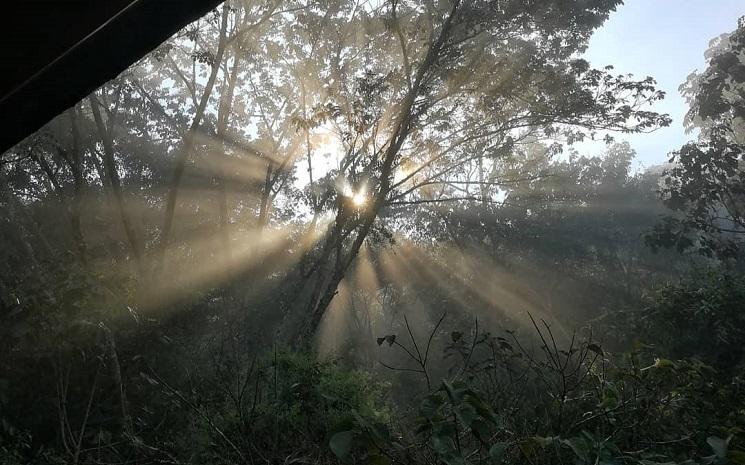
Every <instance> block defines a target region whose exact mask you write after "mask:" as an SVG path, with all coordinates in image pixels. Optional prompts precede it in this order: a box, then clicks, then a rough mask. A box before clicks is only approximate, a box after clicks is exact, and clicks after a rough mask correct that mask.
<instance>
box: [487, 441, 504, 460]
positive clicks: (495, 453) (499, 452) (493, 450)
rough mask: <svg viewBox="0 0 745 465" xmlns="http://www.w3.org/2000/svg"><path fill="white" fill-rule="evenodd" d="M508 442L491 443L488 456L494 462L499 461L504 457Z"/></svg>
mask: <svg viewBox="0 0 745 465" xmlns="http://www.w3.org/2000/svg"><path fill="white" fill-rule="evenodd" d="M507 447H508V444H507V443H506V442H498V443H496V444H493V445H492V446H491V447H490V448H489V457H490V458H491V459H492V460H493V461H494V462H496V463H501V462H502V459H503V458H504V454H505V452H507Z"/></svg>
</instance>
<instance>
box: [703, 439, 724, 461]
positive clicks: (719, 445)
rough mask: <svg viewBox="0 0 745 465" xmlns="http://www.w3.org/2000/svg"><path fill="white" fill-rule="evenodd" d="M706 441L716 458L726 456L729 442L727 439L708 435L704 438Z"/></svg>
mask: <svg viewBox="0 0 745 465" xmlns="http://www.w3.org/2000/svg"><path fill="white" fill-rule="evenodd" d="M706 443H707V444H709V446H710V447H711V450H713V451H714V454H716V456H717V458H719V459H723V458H725V457H727V445H728V443H729V439H722V438H718V437H716V436H709V437H708V438H706Z"/></svg>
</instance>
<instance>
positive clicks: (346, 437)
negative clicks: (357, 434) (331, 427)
mask: <svg viewBox="0 0 745 465" xmlns="http://www.w3.org/2000/svg"><path fill="white" fill-rule="evenodd" d="M353 439H354V431H340V432H338V433H336V434H335V435H333V436H331V440H330V441H329V447H330V448H331V452H333V453H334V455H336V456H337V457H338V458H340V459H343V458H344V457H346V456H347V455H349V452H350V451H351V450H352V440H353Z"/></svg>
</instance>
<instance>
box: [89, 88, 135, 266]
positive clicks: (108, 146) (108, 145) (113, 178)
mask: <svg viewBox="0 0 745 465" xmlns="http://www.w3.org/2000/svg"><path fill="white" fill-rule="evenodd" d="M89 102H90V105H91V111H92V112H93V119H94V120H95V122H96V128H97V129H98V133H99V136H100V137H101V142H102V143H103V162H104V169H105V170H106V176H107V177H108V182H109V185H110V186H111V194H112V196H113V198H114V202H115V204H116V207H117V210H118V211H119V219H120V220H121V222H122V226H123V227H124V233H125V235H126V236H127V241H128V242H129V246H130V250H131V252H132V257H133V258H134V260H135V263H136V265H137V268H138V271H139V272H140V274H141V276H143V277H144V273H145V266H144V263H143V258H142V253H143V247H142V245H141V243H140V240H139V236H138V234H137V231H136V230H135V227H134V224H132V220H131V219H130V217H129V215H128V214H127V207H126V204H125V201H124V193H123V192H122V186H121V180H120V179H119V172H118V170H117V166H116V159H115V158H114V145H113V141H112V139H111V132H110V131H109V130H108V129H107V127H106V124H104V121H103V118H102V117H101V111H100V109H99V108H98V105H99V103H98V102H97V101H96V100H95V99H94V98H92V97H91V98H89Z"/></svg>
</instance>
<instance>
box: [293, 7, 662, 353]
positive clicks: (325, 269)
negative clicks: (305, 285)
mask: <svg viewBox="0 0 745 465" xmlns="http://www.w3.org/2000/svg"><path fill="white" fill-rule="evenodd" d="M617 4H618V2H615V1H599V2H591V4H589V5H588V4H583V5H582V6H579V5H576V4H572V5H571V6H568V5H566V3H565V2H542V3H541V4H540V5H539V4H523V3H521V2H507V3H503V2H463V3H461V2H458V1H456V2H452V3H450V4H448V5H447V8H445V5H441V6H439V7H433V5H430V6H429V7H427V8H425V9H424V11H421V10H419V9H416V8H410V9H407V8H406V5H404V4H399V3H397V2H394V3H391V4H390V5H387V6H386V11H385V14H381V12H378V14H379V16H378V17H377V18H376V19H377V23H375V22H373V24H379V23H380V22H382V23H383V27H382V28H380V27H379V28H378V29H373V30H375V31H379V30H381V29H382V31H383V32H382V33H381V38H380V39H379V40H377V41H376V50H373V51H370V52H368V51H367V50H364V51H361V52H360V53H363V52H364V53H368V57H367V60H366V61H365V63H364V68H362V69H358V71H357V72H356V76H358V78H357V79H356V86H355V87H354V91H353V92H354V93H353V95H352V96H350V97H351V98H350V97H347V99H346V100H344V101H340V99H339V98H338V97H337V96H336V95H334V94H332V97H334V98H333V99H330V100H331V101H330V102H329V104H327V108H329V109H331V110H332V111H331V117H332V118H333V119H334V120H335V122H336V124H339V125H340V128H341V134H340V135H341V141H342V143H343V146H344V153H345V155H344V157H343V159H342V161H341V163H340V166H339V168H338V169H337V170H335V171H333V172H332V173H330V174H329V176H333V178H332V179H335V180H336V185H337V186H338V185H339V184H341V186H342V187H340V188H339V187H337V188H336V190H335V192H333V191H330V192H328V193H327V194H326V195H325V196H323V197H322V199H323V201H324V202H325V204H324V202H321V203H320V205H321V206H322V207H323V206H325V208H326V209H328V210H332V211H334V220H333V221H332V223H331V225H330V226H329V228H328V231H327V232H326V235H325V238H324V240H323V242H322V245H321V246H320V247H319V248H318V254H317V256H316V258H315V260H314V261H313V265H312V270H313V274H312V280H313V282H312V290H311V292H310V297H309V298H308V302H309V303H308V304H307V308H306V311H305V318H306V319H307V320H306V321H307V323H306V324H305V329H304V330H303V331H302V332H301V333H302V336H301V339H304V340H307V339H308V336H309V335H310V334H312V333H313V332H314V331H315V328H316V327H317V326H318V324H319V322H320V321H321V318H322V317H323V314H324V311H325V309H326V308H327V306H328V304H329V302H330V301H331V299H332V298H333V296H334V295H335V293H336V289H337V286H338V284H339V282H340V281H341V279H342V278H343V276H344V274H345V272H346V270H347V269H348V267H349V266H350V264H351V263H352V261H353V260H354V259H355V257H356V255H357V254H358V252H359V250H360V247H361V246H362V244H363V242H364V241H365V239H366V238H367V237H368V235H369V234H370V233H371V231H373V229H374V228H382V227H383V225H381V224H380V223H379V222H376V219H377V218H378V216H379V215H380V214H381V213H383V214H385V212H386V211H387V209H388V208H389V207H391V206H394V205H403V204H412V203H425V202H438V203H442V202H448V201H452V200H457V198H453V197H452V195H447V194H450V192H451V191H448V190H447V189H441V190H440V192H439V193H435V195H432V189H424V188H426V187H428V186H431V185H433V184H441V185H442V181H443V180H444V179H447V178H450V179H452V177H453V176H455V177H456V180H454V181H451V180H450V179H449V183H448V184H450V185H452V184H454V183H457V182H459V181H460V182H463V181H465V182H468V181H469V180H468V179H463V177H461V179H457V176H459V174H458V173H459V172H460V173H462V171H459V170H461V169H462V168H463V167H464V166H467V165H468V163H469V162H475V161H478V162H479V163H481V165H482V170H481V171H482V172H483V165H484V163H486V164H487V165H488V168H487V169H491V168H494V167H495V166H497V165H498V162H499V161H500V160H502V159H508V158H509V156H510V155H511V154H512V153H513V151H514V149H515V147H516V146H518V145H520V144H522V143H524V142H525V141H531V140H533V141H534V140H546V139H553V140H559V141H564V142H568V143H572V142H574V141H577V140H581V139H582V138H583V137H585V136H586V135H588V134H590V135H592V134H593V133H594V131H597V130H616V131H645V130H650V129H654V128H656V127H658V126H660V125H666V124H668V123H669V118H667V117H666V116H664V115H658V114H656V113H653V112H649V111H645V110H643V109H642V107H643V105H644V104H647V103H650V102H652V101H654V100H657V99H660V98H662V97H663V94H662V93H661V92H658V91H656V90H655V89H654V81H653V80H652V79H651V78H647V79H645V80H642V81H633V80H630V79H628V78H627V77H626V76H613V75H611V74H610V69H606V70H593V69H591V68H590V67H589V64H588V63H586V62H584V61H582V60H576V59H573V54H574V53H576V52H577V51H579V50H581V49H582V48H583V47H584V46H585V44H586V40H587V39H588V37H589V35H590V34H591V32H592V31H593V30H594V29H595V28H596V27H598V26H599V25H600V24H602V22H603V21H604V19H605V18H606V17H607V15H608V14H609V12H610V11H612V10H613V9H614V8H615V6H616V5H617ZM401 18H407V21H406V23H405V26H404V27H403V28H402V27H401ZM366 24H368V23H366ZM370 28H371V29H372V27H371V26H370ZM421 30H424V31H427V39H426V40H425V41H421V39H420V38H419V37H421V34H420V33H419V32H418V31H421ZM402 31H409V33H410V34H411V35H407V34H405V33H403V32H402ZM385 40H388V43H390V44H391V45H390V46H391V47H398V48H400V50H398V51H396V52H394V51H393V50H395V48H393V50H390V49H388V48H386V47H385V46H384V44H386V42H385ZM380 52H383V53H384V56H383V57H381V56H380V55H379V53H380ZM394 53H395V54H394ZM393 57H396V58H398V60H397V61H396V60H394V59H393ZM342 70H344V71H346V69H345V68H344V67H342ZM347 72H348V71H347ZM341 82H345V80H344V79H341ZM350 100H351V101H352V105H348V104H347V103H348V102H349V101H350ZM391 101H393V102H397V103H395V104H394V105H393V106H386V104H385V102H391ZM554 147H558V146H554ZM499 175H500V173H499V172H498V170H497V171H496V173H494V174H493V176H492V179H491V180H490V181H491V182H492V183H494V182H495V181H496V180H497V179H494V178H498V177H499ZM460 176H463V175H462V174H461V175H460ZM446 177H447V178H446ZM329 184H332V183H329ZM482 184H484V183H482ZM332 185H333V184H332ZM360 192H365V195H366V196H367V197H365V198H362V199H360V198H359V195H360V194H359V193H360ZM490 192H491V195H492V196H494V192H495V191H494V189H492V190H491V191H490ZM481 197H482V200H489V199H486V198H485V197H486V194H485V193H483V192H482V195H481ZM355 199H357V200H355ZM473 200H476V199H475V198H474V199H473ZM490 200H493V198H491V199H490Z"/></svg>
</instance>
